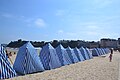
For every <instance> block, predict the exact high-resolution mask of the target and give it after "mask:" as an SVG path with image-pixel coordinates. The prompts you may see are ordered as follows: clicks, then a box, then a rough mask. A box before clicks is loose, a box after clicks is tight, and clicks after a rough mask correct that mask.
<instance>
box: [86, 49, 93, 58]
mask: <svg viewBox="0 0 120 80" xmlns="http://www.w3.org/2000/svg"><path fill="white" fill-rule="evenodd" d="M85 50H86V51H87V53H88V55H89V57H90V59H91V58H93V56H92V51H90V49H88V48H85Z"/></svg>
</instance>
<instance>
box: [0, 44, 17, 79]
mask: <svg viewBox="0 0 120 80" xmlns="http://www.w3.org/2000/svg"><path fill="white" fill-rule="evenodd" d="M15 76H16V72H15V70H14V69H13V68H12V66H11V65H10V62H9V61H8V59H7V56H6V53H5V51H4V48H3V47H2V46H0V79H8V78H12V77H15Z"/></svg>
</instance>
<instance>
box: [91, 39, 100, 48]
mask: <svg viewBox="0 0 120 80" xmlns="http://www.w3.org/2000/svg"><path fill="white" fill-rule="evenodd" d="M98 47H100V44H99V42H94V41H92V42H89V48H98Z"/></svg>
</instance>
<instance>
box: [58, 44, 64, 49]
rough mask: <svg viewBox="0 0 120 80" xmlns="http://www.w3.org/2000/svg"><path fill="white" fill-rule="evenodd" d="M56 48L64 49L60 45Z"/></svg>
mask: <svg viewBox="0 0 120 80" xmlns="http://www.w3.org/2000/svg"><path fill="white" fill-rule="evenodd" d="M57 48H60V49H65V48H64V47H63V46H62V45H61V44H60V45H58V47H57Z"/></svg>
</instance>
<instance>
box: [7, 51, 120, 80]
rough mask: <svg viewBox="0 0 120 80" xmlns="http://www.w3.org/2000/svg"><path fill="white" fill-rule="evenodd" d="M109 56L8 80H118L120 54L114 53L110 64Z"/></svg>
mask: <svg viewBox="0 0 120 80" xmlns="http://www.w3.org/2000/svg"><path fill="white" fill-rule="evenodd" d="M108 56H109V54H107V55H104V56H102V57H94V58H93V59H90V60H86V61H83V62H78V63H75V64H70V65H66V66H63V67H60V68H57V69H52V70H47V71H44V72H39V73H34V74H27V75H24V76H18V77H14V78H11V79H7V80H118V77H119V59H120V53H119V52H114V54H113V60H112V62H109V58H108ZM12 57H13V56H12ZM14 57H15V56H14ZM12 59H15V58H12Z"/></svg>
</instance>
